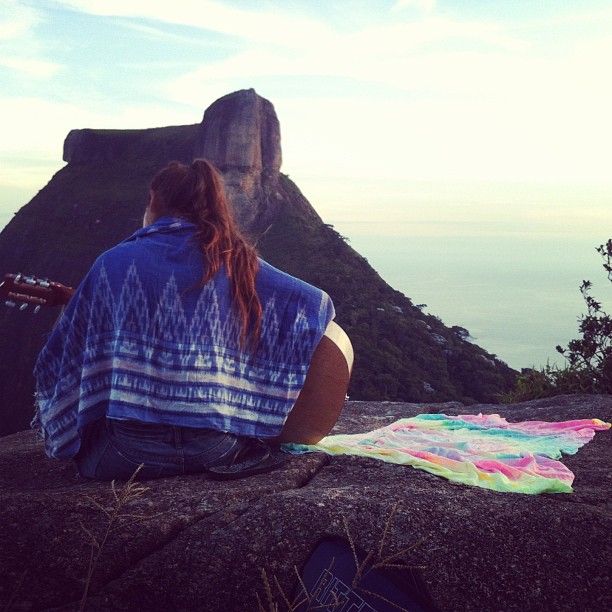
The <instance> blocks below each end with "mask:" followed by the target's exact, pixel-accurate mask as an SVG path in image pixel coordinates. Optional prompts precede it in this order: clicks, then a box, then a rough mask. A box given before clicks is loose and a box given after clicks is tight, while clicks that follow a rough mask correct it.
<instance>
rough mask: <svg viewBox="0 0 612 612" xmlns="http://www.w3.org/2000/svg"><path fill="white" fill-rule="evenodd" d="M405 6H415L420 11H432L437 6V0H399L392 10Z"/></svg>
mask: <svg viewBox="0 0 612 612" xmlns="http://www.w3.org/2000/svg"><path fill="white" fill-rule="evenodd" d="M404 8H415V9H417V10H419V11H423V12H426V13H431V12H433V11H434V9H435V8H436V0H397V2H396V3H395V5H394V6H393V9H392V10H394V11H397V10H400V9H404Z"/></svg>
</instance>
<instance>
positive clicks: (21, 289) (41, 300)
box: [0, 274, 74, 312]
mask: <svg viewBox="0 0 612 612" xmlns="http://www.w3.org/2000/svg"><path fill="white" fill-rule="evenodd" d="M73 293H74V289H73V288H72V287H66V286H65V285H62V284H61V283H55V282H53V281H50V280H48V279H46V278H37V277H36V276H31V275H27V274H6V275H5V276H4V281H3V282H2V283H0V298H1V299H4V303H5V305H6V306H10V307H12V308H16V307H18V308H19V310H25V309H26V308H27V307H28V306H29V305H32V306H34V312H38V311H39V310H40V309H41V308H42V307H43V306H61V305H64V304H67V303H68V301H69V300H70V298H71V297H72V294H73Z"/></svg>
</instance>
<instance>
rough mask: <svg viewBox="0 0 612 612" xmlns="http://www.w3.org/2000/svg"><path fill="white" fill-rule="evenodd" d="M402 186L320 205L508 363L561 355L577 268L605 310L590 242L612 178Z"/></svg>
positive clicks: (361, 248)
mask: <svg viewBox="0 0 612 612" xmlns="http://www.w3.org/2000/svg"><path fill="white" fill-rule="evenodd" d="M399 189H400V185H397V186H396V189H395V190H393V189H383V188H379V190H378V192H379V199H378V205H377V206H372V204H371V199H370V198H371V196H366V195H365V193H366V191H367V190H365V191H363V192H362V193H363V194H364V195H363V196H362V195H360V194H358V193H354V194H353V195H354V196H355V197H354V199H353V203H352V204H351V206H350V207H349V208H339V207H338V206H336V205H330V206H329V207H327V206H323V207H320V208H319V209H318V210H319V212H320V213H322V215H323V216H324V219H325V220H326V221H327V222H328V223H331V224H332V225H334V226H335V228H336V229H337V230H338V231H339V232H340V233H341V234H342V235H343V236H345V237H346V238H347V239H348V240H349V243H350V245H351V246H352V247H353V248H354V249H355V250H356V251H358V252H359V253H360V254H361V255H363V256H364V257H366V258H367V259H368V261H369V263H370V264H371V265H372V267H373V268H374V269H375V270H376V271H377V272H378V273H379V274H380V275H381V276H382V277H383V279H384V280H385V281H387V283H389V284H390V285H391V286H392V287H393V288H395V289H397V290H398V291H401V292H402V293H403V294H405V295H406V296H408V297H409V298H411V299H412V301H413V303H414V304H426V305H427V306H426V307H424V311H425V312H427V313H429V314H432V315H435V316H437V317H439V318H440V319H442V321H443V322H444V323H445V324H446V325H447V326H453V325H459V326H461V327H464V328H466V329H467V330H468V331H469V332H470V336H471V340H470V341H472V342H474V343H475V344H478V345H479V346H481V347H482V348H484V349H485V350H487V351H489V352H490V353H493V354H495V355H497V357H498V358H500V359H501V360H502V361H505V362H506V363H507V364H508V365H510V366H511V367H513V368H516V369H519V370H520V369H521V368H526V367H534V366H535V367H541V366H544V365H546V364H550V365H554V364H557V365H558V366H563V365H564V364H565V363H566V361H565V358H564V357H563V356H562V355H560V354H559V353H558V352H557V351H556V350H555V347H556V346H557V345H561V346H566V345H567V343H568V342H569V341H570V340H571V339H573V338H578V337H580V334H579V332H578V321H579V317H580V315H581V314H583V313H585V311H586V309H585V304H584V300H583V298H582V296H581V294H580V291H579V286H580V284H581V283H582V280H583V279H589V280H591V281H592V282H593V290H592V295H593V297H595V298H596V299H598V300H600V301H602V303H603V306H604V310H605V309H606V308H607V311H608V312H612V283H610V281H608V279H607V276H606V273H605V271H604V269H603V267H602V263H603V260H602V259H601V257H600V255H599V254H598V253H597V252H596V250H595V248H596V247H597V246H599V245H600V244H602V243H604V242H606V241H607V240H608V239H609V238H612V188H610V187H598V186H588V187H587V186H559V185H529V184H527V185H518V184H502V183H497V184H488V185H474V184H470V185H468V184H456V185H454V186H451V185H445V186H442V187H441V186H440V184H436V185H434V184H429V183H419V184H411V185H408V184H404V185H403V186H401V192H400V191H399ZM370 193H371V192H370ZM364 199H366V201H364ZM311 201H313V200H311ZM337 201H338V200H336V202H337Z"/></svg>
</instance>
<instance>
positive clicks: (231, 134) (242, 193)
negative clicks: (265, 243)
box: [195, 89, 282, 231]
mask: <svg viewBox="0 0 612 612" xmlns="http://www.w3.org/2000/svg"><path fill="white" fill-rule="evenodd" d="M195 156H196V157H204V158H206V159H210V160H212V161H213V162H214V163H215V164H216V166H217V167H218V168H219V169H220V170H221V171H222V172H223V175H224V178H225V184H226V187H227V188H228V192H229V197H230V199H231V201H232V202H233V204H234V210H235V211H236V214H237V217H238V221H239V224H240V225H241V226H242V227H247V228H249V229H251V231H252V230H253V229H260V230H265V229H266V227H267V226H268V225H269V224H270V223H272V222H273V220H274V218H275V216H276V211H277V206H275V204H277V203H278V200H277V199H276V190H277V186H278V180H279V173H280V167H281V161H282V154H281V140H280V124H279V122H278V118H277V117H276V112H275V111H274V107H273V106H272V104H271V103H270V102H269V101H268V100H265V99H264V98H261V97H260V96H258V95H257V94H256V93H255V90H254V89H248V90H246V91H242V92H239V95H237V94H230V95H228V96H225V97H223V98H221V99H220V100H217V101H216V102H215V103H214V104H212V105H211V106H210V107H209V108H208V109H207V110H206V112H205V113H204V119H203V121H202V124H201V126H200V131H199V138H198V141H197V145H196V150H195ZM270 207H271V208H272V209H271V210H269V208H270Z"/></svg>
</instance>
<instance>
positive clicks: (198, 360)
mask: <svg viewBox="0 0 612 612" xmlns="http://www.w3.org/2000/svg"><path fill="white" fill-rule="evenodd" d="M194 229H195V228H194V226H193V225H192V224H191V223H188V222H186V221H182V220H179V219H174V218H170V217H164V218H162V219H160V220H159V221H157V222H156V223H154V224H153V225H150V226H148V227H146V228H143V229H141V230H139V231H137V232H136V233H135V234H133V235H132V236H131V237H130V238H128V239H127V240H125V241H124V242H122V243H121V244H119V245H117V246H116V247H114V248H112V249H110V250H109V251H107V252H106V253H103V254H102V255H101V256H100V257H99V258H98V259H97V261H96V262H95V263H94V265H93V267H92V268H91V270H90V271H89V273H88V274H87V276H86V277H85V279H84V280H83V282H82V283H81V285H80V286H79V287H78V289H77V291H76V293H75V295H74V296H73V298H72V299H71V300H70V303H69V304H68V306H67V307H66V310H65V311H64V313H63V316H62V317H61V319H60V321H59V322H58V324H57V325H56V327H55V328H54V330H53V332H52V333H51V335H50V337H49V339H48V341H47V344H46V345H45V347H44V348H43V350H42V352H41V354H40V356H39V358H38V362H37V364H36V368H35V371H34V374H35V376H36V380H37V392H36V403H37V408H38V421H39V426H40V427H41V429H42V431H43V433H44V436H45V442H46V450H47V454H48V455H49V456H50V457H56V458H69V457H72V456H74V455H75V454H76V452H77V451H78V450H79V448H80V438H79V429H81V428H82V427H83V426H84V425H86V424H88V423H90V422H92V421H95V420H97V419H99V418H102V417H104V416H107V417H109V418H118V419H135V420H139V421H144V422H152V423H166V424H173V425H182V426H186V427H207V428H212V429H217V430H221V431H231V432H233V433H236V434H238V435H245V436H253V437H260V438H265V437H273V436H276V435H278V434H279V433H280V430H281V429H282V426H283V424H284V422H285V420H286V418H287V415H288V413H289V411H290V410H291V408H292V407H293V405H294V403H295V400H296V398H297V396H298V394H299V392H300V390H301V388H302V386H303V384H304V380H305V378H306V374H307V371H308V367H309V364H310V361H311V358H312V354H313V352H314V349H315V348H316V346H317V344H318V342H319V340H320V339H321V337H322V335H323V333H324V331H325V329H326V327H327V325H328V323H329V322H330V321H331V320H332V319H333V317H334V308H333V305H332V302H331V300H330V298H329V296H328V295H327V294H326V293H324V292H323V291H321V290H319V289H316V288H315V287H312V286H311V285H308V284H306V283H304V282H302V281H300V280H298V279H296V278H294V277H292V276H289V275H287V274H285V273H283V272H281V271H280V270H277V269H276V268H274V267H272V266H270V265H269V264H267V263H266V262H264V261H261V260H260V268H259V272H258V275H257V279H256V287H257V293H258V295H259V298H260V300H261V303H262V307H263V319H262V330H261V340H260V343H259V347H258V349H257V351H256V353H255V354H250V353H248V352H243V351H242V350H241V349H240V332H241V324H240V321H239V320H238V318H237V317H236V316H235V314H234V311H233V309H232V307H231V303H230V297H229V296H230V289H229V282H228V279H227V276H226V274H225V273H224V271H223V270H222V271H221V272H220V273H219V274H217V276H216V277H215V278H214V279H213V280H211V281H210V282H209V283H207V284H206V286H205V287H204V288H199V287H198V283H199V281H200V280H201V277H202V269H203V268H202V266H203V259H202V256H201V254H200V251H199V248H198V247H197V245H196V243H195V241H194V240H192V237H193V234H194Z"/></svg>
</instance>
